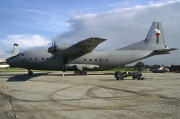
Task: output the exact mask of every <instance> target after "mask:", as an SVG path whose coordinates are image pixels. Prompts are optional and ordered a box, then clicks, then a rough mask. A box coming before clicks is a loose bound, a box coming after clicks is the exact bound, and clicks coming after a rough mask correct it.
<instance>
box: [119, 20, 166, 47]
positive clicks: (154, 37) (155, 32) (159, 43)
mask: <svg viewBox="0 0 180 119" xmlns="http://www.w3.org/2000/svg"><path fill="white" fill-rule="evenodd" d="M157 49H169V48H168V46H167V44H166V43H165V40H164V34H163V29H162V24H161V23H160V22H153V23H152V25H151V28H150V30H149V32H148V34H147V36H146V39H145V40H143V41H139V42H137V43H134V44H131V45H128V46H125V47H123V48H120V49H118V50H157Z"/></svg>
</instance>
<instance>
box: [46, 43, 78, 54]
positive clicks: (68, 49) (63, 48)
mask: <svg viewBox="0 0 180 119" xmlns="http://www.w3.org/2000/svg"><path fill="white" fill-rule="evenodd" d="M79 50H80V49H79V48H78V47H76V46H75V45H66V44H65V45H56V46H52V47H50V48H49V49H48V52H49V53H53V54H72V53H78V52H79Z"/></svg>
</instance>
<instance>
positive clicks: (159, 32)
mask: <svg viewBox="0 0 180 119" xmlns="http://www.w3.org/2000/svg"><path fill="white" fill-rule="evenodd" d="M146 42H148V43H154V44H165V41H164V34H163V29H162V24H161V23H160V22H153V24H152V26H151V28H150V30H149V33H148V35H147V37H146Z"/></svg>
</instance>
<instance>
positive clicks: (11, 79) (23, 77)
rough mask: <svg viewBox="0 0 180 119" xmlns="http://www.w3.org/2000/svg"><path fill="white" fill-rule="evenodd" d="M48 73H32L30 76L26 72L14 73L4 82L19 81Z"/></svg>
mask: <svg viewBox="0 0 180 119" xmlns="http://www.w3.org/2000/svg"><path fill="white" fill-rule="evenodd" d="M49 73H50V72H48V73H37V74H36V73H34V74H33V75H32V76H29V75H27V74H21V75H15V76H13V77H10V78H9V79H8V80H7V81H6V82H21V81H27V80H29V79H31V78H34V77H38V76H43V75H48V74H49Z"/></svg>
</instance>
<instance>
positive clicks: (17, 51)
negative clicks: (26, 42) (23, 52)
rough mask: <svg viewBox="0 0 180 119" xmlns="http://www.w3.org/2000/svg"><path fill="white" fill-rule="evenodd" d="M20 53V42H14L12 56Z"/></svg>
mask: <svg viewBox="0 0 180 119" xmlns="http://www.w3.org/2000/svg"><path fill="white" fill-rule="evenodd" d="M18 53H19V50H18V44H16V43H15V44H14V49H13V51H12V56H15V55H17V54H18Z"/></svg>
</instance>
